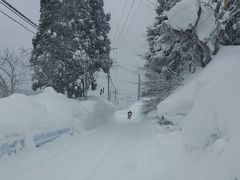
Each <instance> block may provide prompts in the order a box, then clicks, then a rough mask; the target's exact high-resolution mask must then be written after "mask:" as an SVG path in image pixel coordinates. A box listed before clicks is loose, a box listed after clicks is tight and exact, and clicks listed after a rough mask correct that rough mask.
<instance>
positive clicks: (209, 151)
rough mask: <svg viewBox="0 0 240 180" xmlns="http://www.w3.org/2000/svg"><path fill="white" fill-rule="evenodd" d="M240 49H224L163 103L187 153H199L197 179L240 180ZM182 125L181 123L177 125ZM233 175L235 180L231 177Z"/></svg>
mask: <svg viewBox="0 0 240 180" xmlns="http://www.w3.org/2000/svg"><path fill="white" fill-rule="evenodd" d="M239 57H240V47H224V48H223V49H222V50H221V51H220V52H219V53H218V55H217V56H215V57H214V60H213V61H212V62H211V63H210V64H209V65H208V66H207V67H206V68H205V69H204V70H203V71H202V72H201V73H200V74H199V75H197V76H196V77H194V78H193V79H192V80H191V81H189V82H188V83H187V84H186V85H185V86H184V87H182V88H180V89H179V90H177V91H176V93H174V94H172V95H171V96H170V97H169V98H167V99H166V100H165V101H164V102H162V103H161V104H159V106H158V113H159V115H163V114H166V116H167V119H168V120H170V121H172V122H174V123H175V124H178V125H179V126H180V129H182V137H183V145H184V147H185V150H186V152H188V153H191V154H195V155H196V154H198V155H197V156H198V159H199V160H198V164H197V166H196V165H194V166H195V168H194V170H193V171H192V173H190V174H192V175H194V178H195V177H199V178H195V179H199V180H200V179H206V180H207V179H218V180H226V179H234V178H235V179H238V178H239V177H240V161H239V158H238V156H239V152H240V141H239V136H240V132H239V129H240V119H239V110H240V108H239V107H240V95H239V92H240V83H239V77H240V61H239ZM177 122H178V123H177ZM230 176H231V177H230Z"/></svg>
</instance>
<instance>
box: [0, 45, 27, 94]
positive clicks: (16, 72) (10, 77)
mask: <svg viewBox="0 0 240 180" xmlns="http://www.w3.org/2000/svg"><path fill="white" fill-rule="evenodd" d="M26 71H27V69H25V67H24V57H23V56H17V55H15V54H14V53H13V52H11V51H10V50H9V49H6V50H4V51H2V52H1V53H0V97H7V96H10V95H12V94H13V93H16V91H17V90H18V86H19V85H21V83H23V81H24V77H25V75H26Z"/></svg>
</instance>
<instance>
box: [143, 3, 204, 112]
mask: <svg viewBox="0 0 240 180" xmlns="http://www.w3.org/2000/svg"><path fill="white" fill-rule="evenodd" d="M177 2H179V1H167V2H166V1H161V0H159V1H158V3H159V6H158V8H157V9H156V12H157V14H158V15H157V17H156V19H155V23H154V25H153V26H151V27H149V28H148V29H147V41H148V51H147V52H146V53H145V55H144V59H145V60H146V64H145V70H146V73H145V76H146V80H145V82H144V84H143V91H142V92H143V93H142V96H143V97H145V103H144V107H143V111H144V113H148V112H150V111H152V110H155V109H156V107H157V104H158V103H159V102H161V101H162V100H164V99H165V98H166V97H167V96H168V95H169V94H170V93H171V92H172V91H173V90H174V89H175V88H177V87H178V86H179V85H180V84H181V82H182V80H183V79H184V78H183V77H184V76H185V74H187V73H189V74H191V73H193V72H194V71H195V69H196V67H197V66H200V62H201V59H202V58H203V55H202V54H203V51H202V49H201V48H200V46H199V45H198V44H197V43H196V42H195V41H194V40H192V39H191V38H190V37H188V36H182V35H181V34H180V33H178V32H177V31H176V30H175V29H174V28H173V27H171V26H170V25H169V24H168V23H167V21H168V17H167V16H166V15H164V13H165V12H167V11H168V10H170V9H171V8H172V7H173V6H174V5H175V4H176V3H177ZM163 8H165V9H163Z"/></svg>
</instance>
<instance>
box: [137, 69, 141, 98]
mask: <svg viewBox="0 0 240 180" xmlns="http://www.w3.org/2000/svg"><path fill="white" fill-rule="evenodd" d="M140 97H141V75H140V67H139V65H138V101H139V100H140Z"/></svg>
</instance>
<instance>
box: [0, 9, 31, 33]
mask: <svg viewBox="0 0 240 180" xmlns="http://www.w3.org/2000/svg"><path fill="white" fill-rule="evenodd" d="M0 13H2V14H3V15H5V16H6V17H8V18H9V19H11V20H12V21H14V22H15V23H17V24H18V25H20V26H22V27H23V28H24V29H25V30H27V31H28V32H30V33H32V34H33V35H35V33H34V32H33V31H32V30H30V29H29V28H28V27H26V26H25V25H23V24H22V23H20V22H19V21H17V20H15V19H14V18H13V17H11V16H9V15H8V14H6V13H5V12H3V11H2V10H0Z"/></svg>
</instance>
